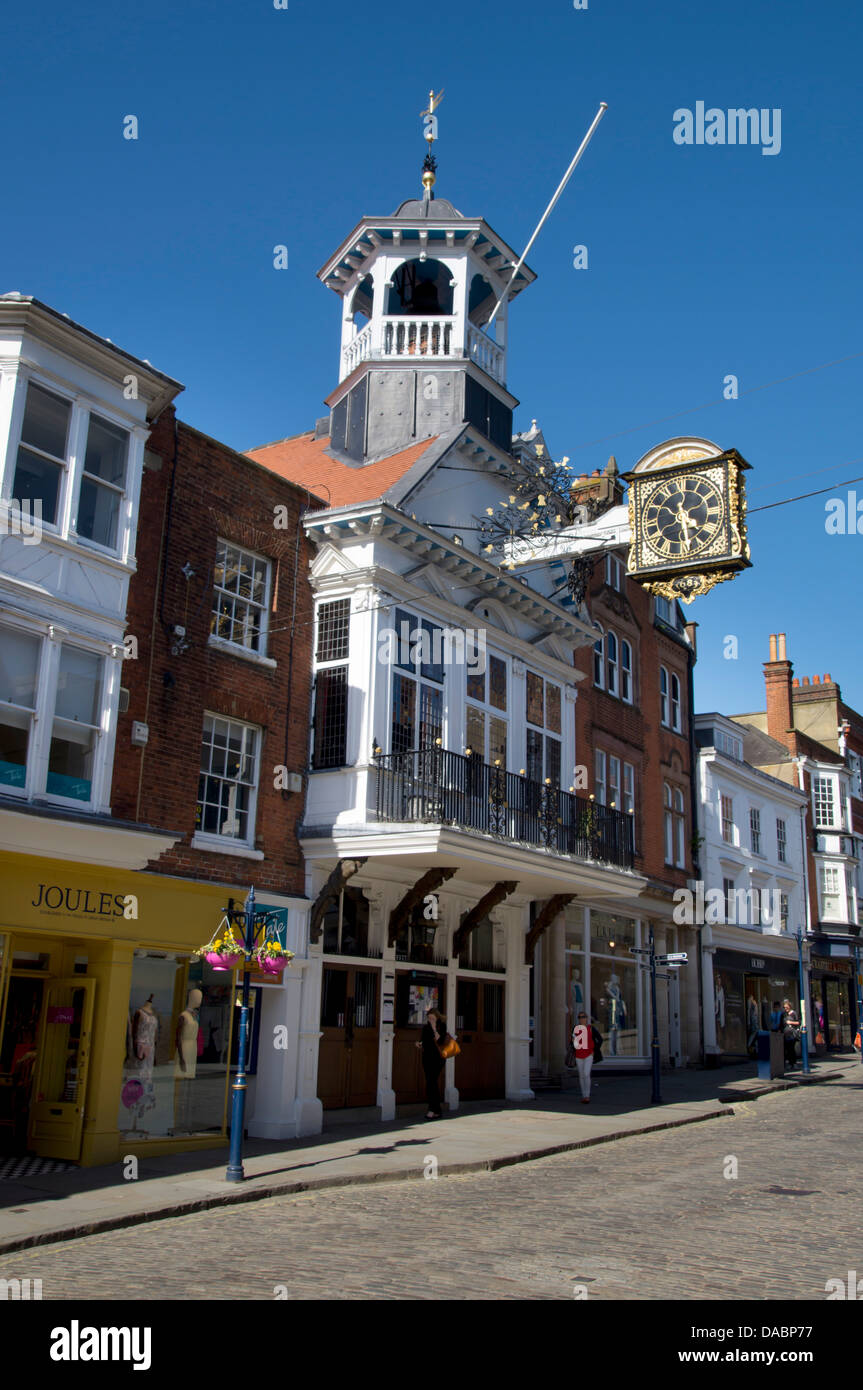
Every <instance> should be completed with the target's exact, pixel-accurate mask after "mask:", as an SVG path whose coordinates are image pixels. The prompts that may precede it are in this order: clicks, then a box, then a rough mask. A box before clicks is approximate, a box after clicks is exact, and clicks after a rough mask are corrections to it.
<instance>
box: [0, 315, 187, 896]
mask: <svg viewBox="0 0 863 1390" xmlns="http://www.w3.org/2000/svg"><path fill="white" fill-rule="evenodd" d="M181 389H182V387H181V386H180V384H179V382H176V381H172V380H171V378H170V377H167V376H165V375H164V374H163V373H161V372H157V371H156V370H155V369H154V368H153V367H151V366H150V365H149V363H146V362H142V361H139V360H138V359H137V358H135V357H132V356H130V355H129V354H128V353H125V352H122V351H120V349H119V348H116V347H115V346H114V345H113V344H112V343H110V342H109V341H108V340H107V339H104V338H99V337H97V336H96V335H95V334H93V333H91V332H89V331H88V330H87V329H85V328H82V327H80V326H79V325H78V324H74V323H72V321H71V320H70V319H69V318H67V317H66V315H64V314H58V313H57V312H56V311H55V310H53V309H50V308H48V306H47V305H44V304H41V303H40V302H39V301H38V300H35V299H32V298H29V297H25V296H22V295H20V294H5V295H2V296H0V466H2V469H3V471H2V476H0V648H2V651H3V676H4V684H5V689H2V690H0V708H2V715H0V738H2V747H0V844H2V846H3V848H4V849H7V850H19V851H21V852H22V853H31V854H40V853H46V854H50V855H51V856H52V857H59V858H67V859H71V860H74V861H76V862H79V863H80V862H89V863H95V864H112V865H115V866H117V867H125V868H130V869H132V868H135V869H140V868H143V867H144V865H145V864H146V863H147V861H148V860H149V859H152V858H154V857H157V856H158V854H159V853H161V851H162V850H163V849H166V848H167V847H168V846H169V845H170V844H172V843H173V837H166V836H165V835H161V836H159V835H148V834H147V833H146V832H143V831H141V830H140V829H132V828H131V827H125V828H123V827H119V826H113V827H111V826H108V825H106V824H105V820H104V817H105V816H106V815H107V814H108V813H109V810H110V792H111V775H112V770H113V759H114V740H115V735H116V726H117V709H118V704H119V700H120V688H121V685H122V679H121V676H122V667H123V661H124V657H125V655H126V652H125V650H124V645H123V643H124V637H125V631H126V603H127V596H128V589H129V580H130V578H131V576H132V574H133V573H134V571H135V538H136V530H137V517H138V498H139V493H140V487H141V472H142V468H143V461H144V446H145V442H146V440H147V438H148V436H149V433H150V427H151V421H152V420H153V419H154V418H155V416H157V415H158V414H159V412H160V411H161V410H162V409H163V408H164V407H165V406H166V405H167V404H168V403H169V402H170V401H171V400H173V398H174V397H175V396H176V395H177V393H178V392H179V391H180V390H181ZM34 809H38V810H39V811H40V814H39V815H38V816H36V815H33V814H32V812H33V810H34ZM58 815H60V816H62V818H63V823H64V827H65V828H64V830H63V833H62V834H60V833H59V832H58V827H57V819H56V817H57V816H58ZM100 818H101V819H100Z"/></svg>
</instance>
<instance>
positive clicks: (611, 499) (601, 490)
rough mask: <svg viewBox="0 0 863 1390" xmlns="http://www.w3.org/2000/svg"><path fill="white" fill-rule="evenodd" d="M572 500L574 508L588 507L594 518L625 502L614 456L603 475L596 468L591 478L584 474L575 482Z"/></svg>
mask: <svg viewBox="0 0 863 1390" xmlns="http://www.w3.org/2000/svg"><path fill="white" fill-rule="evenodd" d="M571 498H572V503H573V505H574V506H577V507H578V506H587V507H588V508H589V510H590V512H592V513H593V515H594V516H601V515H602V513H603V512H606V511H608V509H609V507H616V506H617V505H618V504H619V503H620V502H622V501H623V484H622V483H621V481H620V474H619V472H618V468H617V459H616V458H615V457H614V454H612V456H611V458H610V459H609V460H608V463H607V464H606V465H605V468H604V470H603V472H602V473H600V471H599V469H598V468H595V469H594V471H593V473H592V475H591V476H590V477H588V476H587V474H586V473H582V475H581V477H580V478H577V479H576V480H575V482H574V483H573V485H572V489H571Z"/></svg>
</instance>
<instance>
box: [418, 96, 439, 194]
mask: <svg viewBox="0 0 863 1390" xmlns="http://www.w3.org/2000/svg"><path fill="white" fill-rule="evenodd" d="M442 101H443V87H441V89H440V91H439V92H438V94H437V96H435V90H434V87H432V88H431V89H430V91H429V104H428V106H427V107H426V109H425V111H421V112H420V120H421V121H424V122H425V125H424V128H423V137H424V139H425V140H427V141H428V153H427V155H426V157H425V159H424V160H423V188H424V189H425V196H426V197H427V198H430V197H431V196H432V188H433V187H434V182H435V172H436V170H437V160H436V159H435V157H434V155H433V154H432V145H433V144H434V142H435V140H436V139H437V116H436V115H435V111H436V110H437V108H438V107H439V106H440V104H441V102H442Z"/></svg>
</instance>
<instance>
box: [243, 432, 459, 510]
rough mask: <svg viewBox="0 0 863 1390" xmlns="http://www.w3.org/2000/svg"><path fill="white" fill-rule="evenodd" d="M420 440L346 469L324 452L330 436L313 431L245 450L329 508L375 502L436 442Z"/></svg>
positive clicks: (344, 465) (345, 466) (265, 466)
mask: <svg viewBox="0 0 863 1390" xmlns="http://www.w3.org/2000/svg"><path fill="white" fill-rule="evenodd" d="M436 437H437V436H435V437H433V438H431V439H423V440H421V441H420V443H418V444H412V445H411V446H410V448H409V449H402V450H401V452H400V453H398V454H390V456H389V458H385V459H380V460H379V461H378V462H377V463H367V464H365V465H364V466H363V467H357V468H349V467H348V466H347V464H344V463H340V462H339V461H338V459H334V458H330V456H329V454H327V453H326V449H327V446H328V445H329V442H330V441H329V439H328V438H327V437H326V436H325V437H324V438H322V439H315V437H314V435H313V434H311V433H310V434H298V435H295V436H294V438H293V439H280V440H278V441H277V443H275V444H264V445H263V446H262V447H261V448H259V449H247V450H246V453H247V454H248V457H249V458H250V459H254V460H255V463H260V464H262V465H263V467H264V468H269V469H270V470H271V471H272V472H273V473H278V474H279V475H280V477H282V478H287V479H288V481H289V482H292V483H302V484H303V485H304V486H305V487H307V488H308V489H309V491H310V492H313V493H314V494H315V495H316V496H318V497H320V498H322V499H323V500H324V502H326V503H327V504H328V505H329V506H331V507H344V506H349V505H350V504H351V503H353V502H376V501H377V500H378V498H379V497H383V496H384V494H385V493H386V492H388V491H389V489H390V488H391V487H392V486H393V485H394V484H395V483H397V482H398V481H399V480H400V479H401V478H403V477H404V475H405V473H407V471H408V469H409V468H411V467H412V466H413V464H415V463H416V461H417V459H418V458H420V457H421V455H422V454H424V453H425V451H426V449H428V448H429V446H430V445H431V444H433V443H434V442H435V438H436Z"/></svg>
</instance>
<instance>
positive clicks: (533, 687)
mask: <svg viewBox="0 0 863 1390" xmlns="http://www.w3.org/2000/svg"><path fill="white" fill-rule="evenodd" d="M525 689H526V695H527V776H528V778H529V779H530V780H531V781H534V782H544V781H545V782H550V783H551V784H552V786H555V787H559V786H560V754H561V736H562V722H561V719H562V715H561V698H562V696H561V687H560V686H559V685H555V684H554V682H553V681H547V680H544V679H543V678H542V676H540V675H538V674H537V673H536V672H534V671H528V672H527V675H526V678H525ZM540 730H542V732H540Z"/></svg>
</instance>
